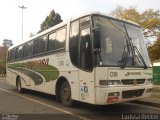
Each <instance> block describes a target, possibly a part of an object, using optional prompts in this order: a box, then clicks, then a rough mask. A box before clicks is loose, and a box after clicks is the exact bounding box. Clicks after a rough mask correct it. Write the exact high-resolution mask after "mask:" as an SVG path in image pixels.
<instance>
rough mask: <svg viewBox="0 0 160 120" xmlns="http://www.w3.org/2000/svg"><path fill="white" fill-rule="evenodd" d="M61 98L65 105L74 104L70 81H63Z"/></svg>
mask: <svg viewBox="0 0 160 120" xmlns="http://www.w3.org/2000/svg"><path fill="white" fill-rule="evenodd" d="M60 100H61V102H62V103H63V104H64V105H65V106H69V107H71V106H73V100H72V99H71V88H70V85H69V83H68V82H66V81H65V82H63V83H62V84H61V87H60Z"/></svg>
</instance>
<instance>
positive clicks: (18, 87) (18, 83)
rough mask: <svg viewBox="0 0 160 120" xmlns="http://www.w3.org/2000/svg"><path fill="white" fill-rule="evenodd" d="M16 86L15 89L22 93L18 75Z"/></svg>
mask: <svg viewBox="0 0 160 120" xmlns="http://www.w3.org/2000/svg"><path fill="white" fill-rule="evenodd" d="M16 87H17V90H18V92H19V93H23V92H24V89H23V88H22V84H21V79H20V77H17V81H16Z"/></svg>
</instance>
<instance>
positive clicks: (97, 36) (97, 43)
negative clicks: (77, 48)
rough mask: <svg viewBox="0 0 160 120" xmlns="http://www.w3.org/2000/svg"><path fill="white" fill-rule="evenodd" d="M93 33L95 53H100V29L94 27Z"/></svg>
mask: <svg viewBox="0 0 160 120" xmlns="http://www.w3.org/2000/svg"><path fill="white" fill-rule="evenodd" d="M92 33H93V46H94V51H98V50H99V49H100V48H101V43H100V31H99V28H98V27H94V28H93V29H92Z"/></svg>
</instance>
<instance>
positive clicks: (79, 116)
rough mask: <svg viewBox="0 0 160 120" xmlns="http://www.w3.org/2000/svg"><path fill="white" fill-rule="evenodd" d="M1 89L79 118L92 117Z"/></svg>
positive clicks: (85, 119) (86, 119)
mask: <svg viewBox="0 0 160 120" xmlns="http://www.w3.org/2000/svg"><path fill="white" fill-rule="evenodd" d="M0 90H2V91H4V92H7V93H10V94H13V95H16V96H19V97H22V98H25V99H27V100H30V101H33V102H36V103H39V104H41V105H44V106H46V107H49V108H52V109H55V110H58V111H61V112H63V113H66V114H69V115H72V116H74V117H77V118H80V119H83V120H90V119H88V118H85V117H83V116H81V115H77V114H74V113H72V112H69V111H66V110H63V109H60V108H57V107H54V106H52V105H49V104H46V103H43V102H40V101H37V100H35V99H32V98H28V97H25V96H23V95H19V94H17V93H14V92H11V91H8V90H5V89H3V88H0Z"/></svg>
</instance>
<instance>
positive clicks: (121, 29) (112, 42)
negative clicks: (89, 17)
mask: <svg viewBox="0 0 160 120" xmlns="http://www.w3.org/2000/svg"><path fill="white" fill-rule="evenodd" d="M93 21H94V27H97V28H98V29H99V31H100V43H101V49H100V53H99V54H100V55H98V57H99V58H98V59H97V60H98V61H97V66H117V67H122V66H125V67H151V63H150V59H149V56H148V53H147V49H146V47H145V42H144V38H143V35H142V32H141V28H140V27H138V26H136V25H132V24H129V23H126V22H122V21H117V20H113V19H109V18H106V17H101V16H94V17H93Z"/></svg>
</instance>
